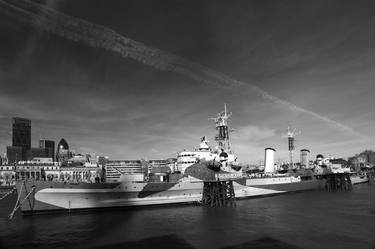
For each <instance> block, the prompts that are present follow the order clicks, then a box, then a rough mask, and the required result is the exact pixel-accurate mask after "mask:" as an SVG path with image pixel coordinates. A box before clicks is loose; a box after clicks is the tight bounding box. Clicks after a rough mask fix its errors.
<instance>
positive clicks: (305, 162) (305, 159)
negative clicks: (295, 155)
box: [301, 149, 310, 168]
mask: <svg viewBox="0 0 375 249" xmlns="http://www.w3.org/2000/svg"><path fill="white" fill-rule="evenodd" d="M309 155H310V151H309V150H308V149H302V150H301V167H302V168H308V167H309Z"/></svg>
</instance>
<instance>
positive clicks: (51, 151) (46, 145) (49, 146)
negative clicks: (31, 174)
mask: <svg viewBox="0 0 375 249" xmlns="http://www.w3.org/2000/svg"><path fill="white" fill-rule="evenodd" d="M39 148H41V149H44V150H45V151H46V157H49V158H52V159H53V160H55V141H52V140H45V139H40V140H39Z"/></svg>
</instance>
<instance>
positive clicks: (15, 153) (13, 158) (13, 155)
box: [7, 146, 23, 163]
mask: <svg viewBox="0 0 375 249" xmlns="http://www.w3.org/2000/svg"><path fill="white" fill-rule="evenodd" d="M22 151H23V149H22V147H21V146H7V158H8V163H17V162H19V161H22Z"/></svg>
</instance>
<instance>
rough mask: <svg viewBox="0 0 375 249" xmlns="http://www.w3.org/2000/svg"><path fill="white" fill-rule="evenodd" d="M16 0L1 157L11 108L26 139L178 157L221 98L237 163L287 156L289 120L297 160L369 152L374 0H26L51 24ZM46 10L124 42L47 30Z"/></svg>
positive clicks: (4, 30) (5, 17)
mask: <svg viewBox="0 0 375 249" xmlns="http://www.w3.org/2000/svg"><path fill="white" fill-rule="evenodd" d="M19 3H23V0H17V1H8V0H0V13H1V14H0V152H1V153H3V152H5V150H6V146H7V145H11V118H12V117H15V116H17V117H25V118H30V119H31V120H32V146H34V147H37V144H38V139H40V138H43V139H52V140H55V141H56V143H57V142H58V141H59V140H60V139H61V138H65V139H66V140H67V141H68V143H69V146H70V147H71V148H73V149H75V150H76V152H80V153H95V154H97V155H107V156H109V157H110V158H112V159H139V158H144V159H162V158H169V157H175V156H176V153H177V152H179V151H182V150H184V149H187V150H189V149H193V148H195V147H198V146H199V142H200V138H201V137H202V136H207V137H208V139H209V141H210V144H211V145H212V146H214V145H215V141H214V138H213V137H214V135H215V125H214V123H213V122H212V121H210V120H209V118H210V117H214V116H215V115H216V114H217V113H218V112H220V111H222V110H223V108H224V103H226V104H227V107H228V109H229V110H230V111H231V112H232V113H233V116H232V118H231V120H230V125H231V127H232V128H233V129H234V131H233V133H231V134H230V135H231V145H232V149H233V150H234V152H235V153H236V154H237V156H238V159H239V161H241V162H250V163H256V162H259V161H260V160H263V157H264V148H266V147H273V148H275V149H276V158H277V159H280V160H286V159H287V158H288V152H287V140H286V137H285V135H286V129H287V126H288V123H291V124H292V126H293V127H296V128H297V129H298V130H300V131H301V134H300V135H298V136H297V137H296V152H295V154H296V155H295V156H296V157H297V158H298V151H299V150H300V149H309V150H310V151H311V154H312V155H313V156H315V155H317V154H323V155H325V156H328V155H331V156H334V157H348V156H352V155H354V154H356V153H359V152H361V151H362V150H364V149H375V148H374V137H375V129H374V123H375V112H374V104H375V100H374V99H373V95H374V93H375V83H374V82H375V32H374V31H373V27H374V26H375V16H374V15H373V13H374V11H375V2H373V1H355V2H354V1H332V0H324V1H323V0H322V1H299V0H298V1H297V0H295V1H292V0H286V1H278V0H277V1H276V0H274V1H272V0H269V1H231V2H230V3H229V2H228V1H197V0H196V1H194V0H193V1H181V0H173V1H172V0H165V1H151V0H150V1H146V0H141V1H138V0H137V1H131V0H130V1H121V0H109V1H96V0H80V1H64V0H56V1H53V0H50V1H41V0H40V1H33V2H32V3H37V4H40V5H42V7H47V8H50V9H52V10H54V11H53V12H51V13H52V15H51V16H52V17H51V16H50V17H51V18H52V19H50V20H49V21H50V23H52V24H51V25H52V26H46V25H47V24H45V23H47V22H48V20H47V19H42V21H41V22H39V23H37V24H35V23H36V22H31V21H30V19H26V21H25V19H22V18H21V17H22V16H21V15H20V14H19V13H30V10H27V11H29V12H25V11H24V10H22V8H23V7H22V6H23V5H17V4H19ZM9 6H11V9H12V10H13V11H9ZM12 6H13V7H14V6H16V8H13V7H12ZM35 6H37V5H35ZM41 13H42V12H40V11H39V12H38V11H37V12H34V13H33V14H35V15H36V16H37V15H39V14H41ZM56 13H60V14H61V13H63V14H66V15H65V16H64V18H67V19H69V20H70V19H71V18H72V17H75V18H78V19H79V20H84V21H86V22H88V23H89V25H91V24H93V25H94V26H95V27H102V28H101V29H100V30H106V31H108V30H111V32H112V31H113V32H114V33H115V35H116V37H122V38H121V39H122V40H121V41H122V42H124V41H125V42H124V43H126V44H125V45H122V44H120V43H121V41H120V40H119V39H117V40H116V42H117V43H113V44H115V45H117V47H116V46H115V45H113V46H112V45H111V44H112V43H111V44H110V45H108V46H111V48H108V47H105V46H107V45H105V46H104V45H102V44H101V43H100V41H98V40H96V42H97V43H92V42H90V41H88V40H87V39H88V38H87V36H90V35H92V34H93V33H90V32H91V31H90V32H85V31H82V32H81V33H80V34H75V35H76V37H81V36H86V38H87V39H86V38H84V39H82V38H80V39H76V38H72V36H69V35H68V34H67V32H69V30H68V29H66V30H65V31H64V32H65V33H64V32H56V31H54V29H55V28H54V27H60V28H61V27H62V26H58V25H55V26H53V25H54V22H56V20H61V18H60V19H59V18H58V16H57V14H56ZM34 18H35V16H34ZM51 20H52V21H51ZM74 20H77V19H74ZM43 22H45V23H43ZM48 25H49V24H48ZM96 25H100V26H96ZM41 27H42V28H41ZM46 27H49V28H46ZM51 27H52V28H51ZM80 27H81V26H80ZM85 27H86V26H85ZM56 29H57V28H56ZM107 33H108V32H107ZM93 37H94V38H95V37H96V36H95V35H93ZM98 37H99V36H98ZM89 38H90V39H91V38H92V37H91V36H90V37H89ZM94 38H92V39H94ZM85 39H86V40H85ZM103 39H107V38H106V37H105V38H103ZM129 39H131V40H129ZM94 40H95V39H94ZM127 42H129V43H127ZM108 44H109V43H108ZM119 44H120V45H121V46H125V47H126V46H129V47H130V48H125V54H124V53H120V52H119V51H120V50H119V49H117V48H118V47H119V46H120V45H119ZM129 44H130V45H129ZM121 46H120V48H124V47H121ZM131 49H133V50H131ZM121 51H123V50H121ZM129 51H130V52H129ZM134 51H135V52H134ZM133 52H134V53H133ZM150 54H151V55H150Z"/></svg>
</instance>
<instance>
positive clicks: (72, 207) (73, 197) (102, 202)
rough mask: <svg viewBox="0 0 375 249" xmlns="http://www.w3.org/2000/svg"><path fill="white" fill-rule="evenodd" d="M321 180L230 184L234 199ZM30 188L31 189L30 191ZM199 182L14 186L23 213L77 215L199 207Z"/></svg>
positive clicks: (311, 186) (303, 187)
mask: <svg viewBox="0 0 375 249" xmlns="http://www.w3.org/2000/svg"><path fill="white" fill-rule="evenodd" d="M324 185H325V180H309V181H300V180H298V179H296V178H294V177H287V178H264V179H243V180H241V181H234V183H233V187H234V190H235V196H236V198H239V199H240V198H241V199H242V198H257V197H265V196H272V195H279V194H286V193H290V192H298V191H308V190H318V189H322V188H324ZM33 187H34V188H35V189H33ZM202 190H203V182H202V181H199V180H197V181H180V182H175V183H144V182H131V183H129V182H128V183H125V182H123V183H94V184H91V183H80V184H69V183H62V182H46V181H27V182H17V191H18V193H20V194H21V200H23V199H25V198H26V196H27V195H28V194H29V196H28V197H27V198H26V200H25V201H24V202H23V204H22V206H21V210H22V212H24V213H39V212H52V211H66V212H70V211H79V210H92V209H107V208H123V207H136V206H151V205H172V204H183V203H199V202H200V200H201V199H202Z"/></svg>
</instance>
